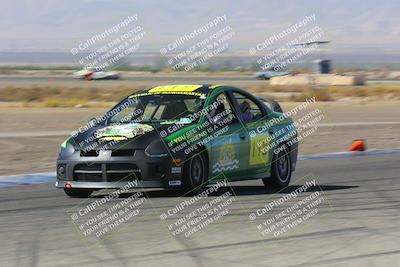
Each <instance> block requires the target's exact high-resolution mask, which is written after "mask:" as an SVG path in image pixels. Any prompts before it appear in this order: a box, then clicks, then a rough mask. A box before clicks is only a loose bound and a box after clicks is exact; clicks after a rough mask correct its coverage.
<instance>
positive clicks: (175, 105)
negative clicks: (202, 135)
mask: <svg viewBox="0 0 400 267" xmlns="http://www.w3.org/2000/svg"><path fill="white" fill-rule="evenodd" d="M204 100H205V97H204V96H193V95H179V94H173V95H171V94H168V95H167V94H157V95H145V96H139V97H133V98H132V97H131V98H128V99H125V100H124V101H122V102H121V103H119V104H118V105H117V106H116V107H114V108H113V109H112V110H110V111H109V112H108V114H112V116H108V117H109V119H108V120H107V123H108V124H109V123H132V122H156V123H161V124H169V123H171V124H172V123H184V124H189V123H193V122H197V121H198V119H199V117H200V116H199V113H200V112H199V111H201V110H202V108H203V105H204Z"/></svg>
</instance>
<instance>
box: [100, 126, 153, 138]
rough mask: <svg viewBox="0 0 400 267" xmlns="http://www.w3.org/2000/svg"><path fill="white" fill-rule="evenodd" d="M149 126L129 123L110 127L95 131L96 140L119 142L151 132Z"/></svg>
mask: <svg viewBox="0 0 400 267" xmlns="http://www.w3.org/2000/svg"><path fill="white" fill-rule="evenodd" d="M153 130H154V128H153V127H152V126H151V125H147V124H142V123H129V124H123V125H112V126H107V127H104V128H102V129H100V130H97V131H96V133H95V136H96V138H98V139H103V140H106V141H121V140H127V139H130V138H134V137H136V136H138V135H142V134H145V133H147V132H151V131H153Z"/></svg>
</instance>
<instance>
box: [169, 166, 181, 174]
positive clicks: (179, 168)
mask: <svg viewBox="0 0 400 267" xmlns="http://www.w3.org/2000/svg"><path fill="white" fill-rule="evenodd" d="M171 173H182V167H172V168H171Z"/></svg>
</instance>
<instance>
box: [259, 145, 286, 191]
mask: <svg viewBox="0 0 400 267" xmlns="http://www.w3.org/2000/svg"><path fill="white" fill-rule="evenodd" d="M291 177H292V161H291V159H290V153H289V150H288V149H287V148H285V149H280V151H279V153H278V154H274V157H273V159H272V166H271V177H269V178H264V179H263V183H264V185H265V186H266V187H272V188H278V189H281V188H285V187H287V186H288V185H289V183H290V179H291Z"/></svg>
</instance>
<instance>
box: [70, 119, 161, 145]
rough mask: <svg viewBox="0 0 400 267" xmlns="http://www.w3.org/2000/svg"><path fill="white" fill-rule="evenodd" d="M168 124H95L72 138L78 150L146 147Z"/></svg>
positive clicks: (71, 140) (71, 141) (157, 137)
mask: <svg viewBox="0 0 400 267" xmlns="http://www.w3.org/2000/svg"><path fill="white" fill-rule="evenodd" d="M166 127H168V125H159V124H150V123H125V124H111V125H95V126H93V127H90V128H89V129H87V130H86V131H85V132H79V133H78V134H77V135H76V136H75V137H72V138H71V139H70V141H69V142H70V143H71V144H72V145H73V146H74V148H75V149H76V150H104V149H121V148H124V149H145V148H146V147H147V146H148V145H149V144H150V143H151V142H153V141H154V140H157V139H160V138H161V137H160V136H159V134H158V133H159V132H160V131H162V130H163V129H165V128H166Z"/></svg>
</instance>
